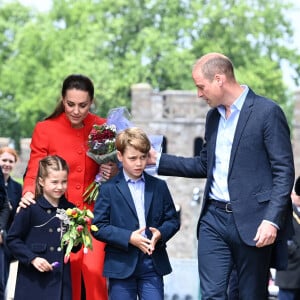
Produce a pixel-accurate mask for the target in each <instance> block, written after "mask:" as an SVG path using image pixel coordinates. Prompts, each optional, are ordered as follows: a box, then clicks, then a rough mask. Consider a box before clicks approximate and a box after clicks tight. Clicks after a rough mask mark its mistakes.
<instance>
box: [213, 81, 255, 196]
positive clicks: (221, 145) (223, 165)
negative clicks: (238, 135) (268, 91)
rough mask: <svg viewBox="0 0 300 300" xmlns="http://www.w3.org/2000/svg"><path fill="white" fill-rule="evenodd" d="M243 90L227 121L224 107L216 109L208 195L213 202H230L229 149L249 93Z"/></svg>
mask: <svg viewBox="0 0 300 300" xmlns="http://www.w3.org/2000/svg"><path fill="white" fill-rule="evenodd" d="M243 88H244V91H243V92H242V94H241V95H240V96H239V97H238V98H237V99H236V100H235V101H234V103H233V104H232V105H231V106H230V110H231V114H230V116H229V117H228V118H227V119H226V117H225V113H226V111H225V107H224V106H219V107H218V108H217V109H218V111H219V113H220V120H219V127H218V134H217V141H216V150H215V166H214V169H213V181H212V185H211V189H210V194H209V197H210V198H212V199H215V200H220V201H230V197H229V191H228V171H229V162H230V155H231V148H232V143H233V139H234V134H235V130H236V126H237V123H238V120H239V116H240V111H241V109H242V107H243V104H244V102H245V99H246V96H247V93H248V91H249V88H248V87H247V86H243Z"/></svg>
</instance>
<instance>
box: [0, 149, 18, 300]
mask: <svg viewBox="0 0 300 300" xmlns="http://www.w3.org/2000/svg"><path fill="white" fill-rule="evenodd" d="M17 160H18V154H17V152H16V151H15V150H14V149H13V148H10V147H2V148H0V167H1V170H2V173H3V179H4V186H5V190H6V194H7V198H8V203H9V211H10V214H9V219H8V222H7V225H6V227H5V228H4V229H3V235H2V237H3V241H2V242H3V243H2V245H1V246H0V255H1V259H0V260H1V261H0V264H1V269H0V270H1V274H0V276H1V280H2V285H3V289H5V286H6V283H7V279H8V275H9V266H10V263H11V261H12V260H13V257H12V255H11V253H10V251H9V250H8V248H7V247H6V243H5V237H6V232H7V231H8V229H9V227H10V225H11V223H12V220H13V218H14V215H15V213H16V209H17V207H18V204H19V201H20V199H21V196H22V185H21V184H20V183H19V182H17V181H16V180H14V179H13V178H12V177H11V174H12V171H13V170H14V167H15V165H16V162H17ZM0 300H1V298H0Z"/></svg>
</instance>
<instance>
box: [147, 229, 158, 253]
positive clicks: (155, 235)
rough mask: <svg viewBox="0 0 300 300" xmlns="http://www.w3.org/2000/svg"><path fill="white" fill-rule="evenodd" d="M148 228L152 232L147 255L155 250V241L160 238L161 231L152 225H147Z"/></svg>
mask: <svg viewBox="0 0 300 300" xmlns="http://www.w3.org/2000/svg"><path fill="white" fill-rule="evenodd" d="M149 230H150V231H151V232H152V239H151V243H150V247H149V252H150V253H148V254H149V255H150V254H152V252H153V251H154V250H155V245H156V243H157V242H158V241H159V240H160V239H161V233H160V231H159V230H158V229H156V228H154V227H149Z"/></svg>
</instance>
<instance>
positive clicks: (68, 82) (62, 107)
mask: <svg viewBox="0 0 300 300" xmlns="http://www.w3.org/2000/svg"><path fill="white" fill-rule="evenodd" d="M93 101H94V86H93V83H92V81H91V80H90V79H89V78H88V77H86V76H84V75H77V74H73V75H70V76H68V77H67V78H66V79H65V80H64V82H63V85H62V90H61V99H60V101H59V103H58V105H57V107H56V108H55V110H54V111H53V113H52V114H51V115H50V116H49V117H47V118H46V119H45V120H44V121H41V122H38V123H37V124H36V126H35V128H34V131H33V134H32V140H31V145H30V148H31V153H30V158H29V162H28V166H27V171H26V175H25V177H24V184H23V197H22V201H21V206H26V205H28V204H30V203H34V186H35V177H36V173H37V169H38V162H39V161H40V159H42V158H43V157H45V156H47V155H59V156H61V157H62V158H64V159H65V160H66V161H67V163H68V165H69V167H70V173H69V184H68V188H67V192H66V198H67V199H68V200H69V201H70V202H72V203H73V204H75V205H76V206H77V207H79V208H80V209H82V208H83V207H84V206H85V207H86V208H89V209H91V210H93V208H94V204H93V203H92V204H88V203H84V202H83V197H82V195H83V193H84V191H85V189H86V188H87V186H88V185H89V184H90V183H91V182H92V181H93V180H94V179H95V176H96V175H97V173H98V172H101V175H102V176H103V177H104V178H105V179H109V178H110V177H112V176H114V175H115V174H116V173H117V172H118V168H117V165H116V164H115V163H108V164H105V165H104V164H103V165H101V167H100V170H99V165H98V164H97V163H96V162H95V161H93V160H92V159H91V158H89V157H88V156H87V155H86V152H87V150H88V145H87V141H88V135H89V133H90V131H91V129H92V126H93V125H94V124H103V123H105V121H106V120H105V119H104V118H100V117H98V116H97V115H95V114H92V113H90V112H89V110H90V108H91V105H92V103H93ZM70 261H71V276H72V290H73V297H72V299H73V300H82V299H87V300H106V299H107V287H106V279H105V278H104V277H102V275H101V274H102V272H103V262H104V243H102V242H99V241H96V240H93V251H89V252H88V253H87V254H84V253H83V249H81V251H79V252H78V253H76V254H71V257H70Z"/></svg>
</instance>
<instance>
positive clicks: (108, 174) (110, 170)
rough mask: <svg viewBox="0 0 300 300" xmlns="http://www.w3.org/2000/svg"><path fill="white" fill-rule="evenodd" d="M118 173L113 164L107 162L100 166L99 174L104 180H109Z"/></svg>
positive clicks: (115, 165)
mask: <svg viewBox="0 0 300 300" xmlns="http://www.w3.org/2000/svg"><path fill="white" fill-rule="evenodd" d="M118 172H119V168H118V165H117V164H116V163H114V162H108V163H105V164H101V165H100V169H99V174H100V175H101V176H102V177H103V178H104V179H105V180H108V179H111V178H113V177H114V176H115V175H117V173H118Z"/></svg>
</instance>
